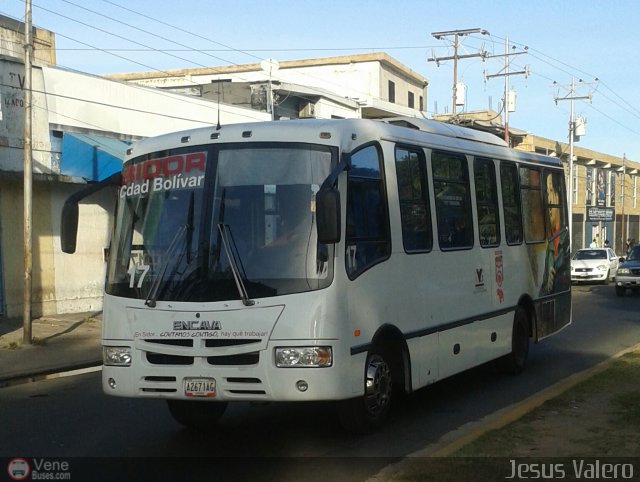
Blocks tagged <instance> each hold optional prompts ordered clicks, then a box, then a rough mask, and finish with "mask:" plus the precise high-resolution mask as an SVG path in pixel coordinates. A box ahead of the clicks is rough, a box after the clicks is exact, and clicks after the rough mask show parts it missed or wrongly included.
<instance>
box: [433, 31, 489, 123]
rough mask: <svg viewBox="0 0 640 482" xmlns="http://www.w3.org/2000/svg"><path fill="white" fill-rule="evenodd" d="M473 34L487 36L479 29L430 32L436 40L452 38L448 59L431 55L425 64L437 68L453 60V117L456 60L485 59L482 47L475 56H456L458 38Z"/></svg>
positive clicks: (458, 43) (454, 109)
mask: <svg viewBox="0 0 640 482" xmlns="http://www.w3.org/2000/svg"><path fill="white" fill-rule="evenodd" d="M474 33H479V34H482V35H489V32H487V31H486V30H484V29H481V28H468V29H464V30H447V31H444V32H432V33H431V35H432V36H433V37H435V38H436V39H437V40H440V39H442V38H443V37H450V36H453V55H452V56H448V57H436V56H435V53H433V54H432V57H431V58H429V59H427V62H435V63H436V65H437V66H438V67H439V66H440V62H441V61H443V60H453V96H452V99H453V100H452V110H451V113H452V114H453V115H455V113H456V97H457V95H458V86H457V84H458V60H460V59H468V58H472V57H481V58H482V59H483V60H484V58H485V57H486V55H487V53H486V52H485V51H484V48H483V47H480V52H478V53H475V54H465V55H458V47H459V46H460V42H459V37H462V36H465V35H471V34H474Z"/></svg>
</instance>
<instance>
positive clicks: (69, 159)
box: [60, 132, 129, 181]
mask: <svg viewBox="0 0 640 482" xmlns="http://www.w3.org/2000/svg"><path fill="white" fill-rule="evenodd" d="M128 146H129V143H127V142H125V141H120V140H118V139H111V138H109V137H103V136H98V135H90V134H76V133H71V132H65V133H64V134H63V137H62V159H61V160H60V174H62V175H65V176H77V177H83V178H85V179H86V180H88V181H101V180H103V179H105V178H107V177H109V176H110V175H111V174H114V173H116V172H118V171H120V170H122V160H123V159H124V156H125V151H126V150H127V147H128Z"/></svg>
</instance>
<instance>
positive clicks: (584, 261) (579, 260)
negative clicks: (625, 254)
mask: <svg viewBox="0 0 640 482" xmlns="http://www.w3.org/2000/svg"><path fill="white" fill-rule="evenodd" d="M618 264H619V258H618V256H617V255H616V253H615V252H614V251H613V249H611V248H585V249H579V250H578V251H576V253H575V254H574V255H573V259H572V260H571V282H573V283H579V282H580V281H597V282H600V283H603V284H607V283H608V282H609V280H612V279H614V277H615V276H616V273H617V271H618Z"/></svg>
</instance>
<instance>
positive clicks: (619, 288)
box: [616, 286, 626, 296]
mask: <svg viewBox="0 0 640 482" xmlns="http://www.w3.org/2000/svg"><path fill="white" fill-rule="evenodd" d="M625 291H626V290H625V289H624V286H616V294H617V295H618V296H624V292H625Z"/></svg>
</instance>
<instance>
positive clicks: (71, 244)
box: [60, 199, 78, 254]
mask: <svg viewBox="0 0 640 482" xmlns="http://www.w3.org/2000/svg"><path fill="white" fill-rule="evenodd" d="M77 238H78V201H76V200H75V199H67V201H66V202H65V203H64V207H63V208H62V218H61V219H60V244H61V245H62V246H61V247H62V252H63V253H69V254H73V253H75V252H76V241H77Z"/></svg>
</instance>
